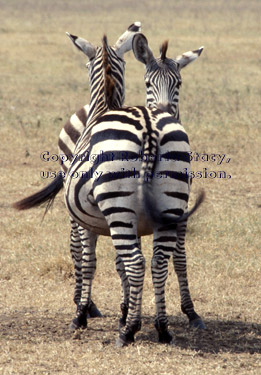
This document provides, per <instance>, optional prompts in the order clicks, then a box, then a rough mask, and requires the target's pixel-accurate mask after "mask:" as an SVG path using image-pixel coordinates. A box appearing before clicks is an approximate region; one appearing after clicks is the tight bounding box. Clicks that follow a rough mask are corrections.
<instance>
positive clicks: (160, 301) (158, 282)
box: [151, 228, 176, 344]
mask: <svg viewBox="0 0 261 375" xmlns="http://www.w3.org/2000/svg"><path fill="white" fill-rule="evenodd" d="M173 241H176V237H175V236H173V233H171V234H170V233H169V232H167V231H164V230H162V228H160V229H159V230H158V231H154V240H153V257H152V259H151V273H152V281H153V287H154V293H155V303H156V317H155V323H154V325H155V328H156V330H157V331H158V335H159V342H161V343H165V344H169V343H171V341H172V335H171V334H170V332H169V330H168V318H167V314H166V302H165V284H166V280H167V277H168V262H169V258H170V256H171V255H172V252H173Z"/></svg>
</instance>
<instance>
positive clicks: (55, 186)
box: [12, 173, 63, 213]
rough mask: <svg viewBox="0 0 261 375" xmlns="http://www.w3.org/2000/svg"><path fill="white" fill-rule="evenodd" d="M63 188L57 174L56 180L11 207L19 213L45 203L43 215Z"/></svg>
mask: <svg viewBox="0 0 261 375" xmlns="http://www.w3.org/2000/svg"><path fill="white" fill-rule="evenodd" d="M62 188H63V177H62V175H61V174H60V173H59V174H58V175H57V176H56V178H55V179H54V180H53V181H52V182H51V183H50V184H49V185H47V186H45V187H44V188H43V189H41V190H40V191H38V192H37V193H34V194H32V195H30V196H29V197H26V198H24V199H22V200H20V201H18V202H15V203H13V204H12V206H13V207H14V208H15V209H16V210H19V211H22V210H28V209H30V208H33V207H37V206H40V205H41V204H43V203H46V202H47V206H46V210H45V213H46V212H47V211H48V210H49V208H50V207H51V206H52V204H53V202H54V199H55V197H56V195H57V194H58V193H59V191H60V190H61V189H62Z"/></svg>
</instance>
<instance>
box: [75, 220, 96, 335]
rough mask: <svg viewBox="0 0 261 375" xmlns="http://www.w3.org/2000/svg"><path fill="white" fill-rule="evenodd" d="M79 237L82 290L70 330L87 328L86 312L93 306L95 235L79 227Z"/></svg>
mask: <svg viewBox="0 0 261 375" xmlns="http://www.w3.org/2000/svg"><path fill="white" fill-rule="evenodd" d="M79 235H80V240H81V246H82V261H81V270H82V289H81V299H80V303H79V304H78V307H77V312H76V317H75V318H74V319H73V321H72V323H71V325H70V329H72V330H75V329H78V328H86V327H87V314H88V311H91V309H92V308H93V306H92V305H94V304H93V302H92V301H91V287H92V280H93V277H94V274H95V270H96V254H95V248H96V241H97V235H96V234H94V233H92V232H89V231H87V230H86V229H83V228H81V227H79ZM94 306H95V305H94ZM95 307H96V306H95ZM96 309H97V308H96Z"/></svg>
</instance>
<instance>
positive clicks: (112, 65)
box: [87, 41, 125, 125]
mask: <svg viewBox="0 0 261 375" xmlns="http://www.w3.org/2000/svg"><path fill="white" fill-rule="evenodd" d="M124 72H125V62H124V61H123V60H122V59H121V58H119V57H118V56H117V54H116V52H115V51H114V49H113V48H111V47H109V46H108V44H107V43H106V41H105V42H104V45H103V48H101V47H99V48H97V53H96V56H95V58H94V61H93V62H92V61H91V62H90V64H89V77H90V88H91V90H90V91H91V101H90V108H89V115H88V120H87V125H89V124H90V123H92V122H94V121H95V120H96V119H97V118H98V117H99V116H101V115H102V114H103V113H104V112H106V111H108V110H111V109H116V108H120V107H122V105H123V103H124V99H125V85H124Z"/></svg>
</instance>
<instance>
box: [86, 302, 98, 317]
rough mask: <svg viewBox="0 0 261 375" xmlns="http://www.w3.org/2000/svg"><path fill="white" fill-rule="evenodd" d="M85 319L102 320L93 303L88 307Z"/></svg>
mask: <svg viewBox="0 0 261 375" xmlns="http://www.w3.org/2000/svg"><path fill="white" fill-rule="evenodd" d="M87 318H102V313H101V312H100V310H99V309H98V307H97V306H96V305H95V303H93V302H92V303H91V305H90V306H89V307H88V311H87Z"/></svg>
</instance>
